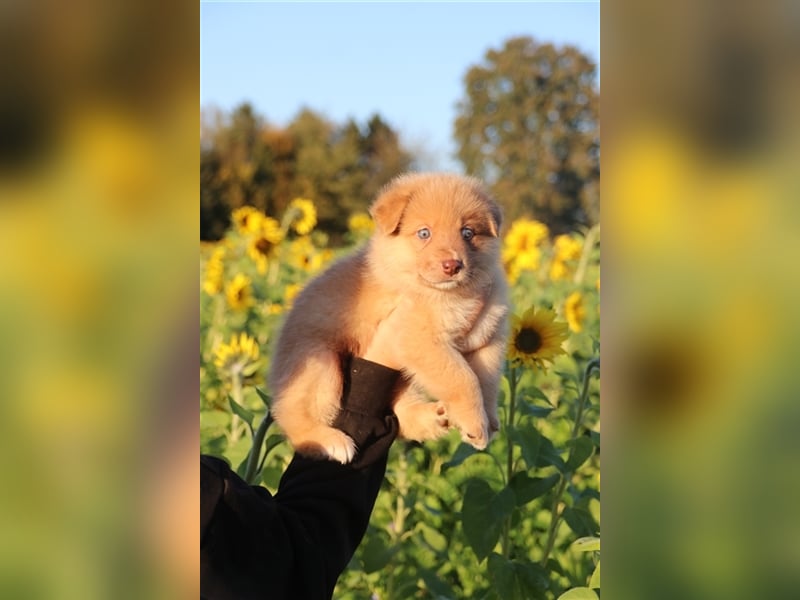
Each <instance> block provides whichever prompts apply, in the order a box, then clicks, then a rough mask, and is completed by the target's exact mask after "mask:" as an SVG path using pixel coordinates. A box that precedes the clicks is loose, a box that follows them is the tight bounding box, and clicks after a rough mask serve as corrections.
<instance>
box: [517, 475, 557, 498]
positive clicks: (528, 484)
mask: <svg viewBox="0 0 800 600" xmlns="http://www.w3.org/2000/svg"><path fill="white" fill-rule="evenodd" d="M559 477H561V475H559V474H558V473H554V474H552V475H550V476H549V477H544V478H542V477H530V476H529V475H528V474H527V473H524V472H519V473H515V474H514V476H513V477H512V478H511V481H510V482H509V484H508V485H509V487H510V488H511V489H512V490H514V497H515V498H516V499H517V506H523V505H525V504H527V503H528V502H530V501H531V500H533V499H535V498H538V497H539V496H543V495H544V494H545V493H547V492H548V491H549V490H550V489H552V487H553V486H554V485H555V484H556V483H558V479H559Z"/></svg>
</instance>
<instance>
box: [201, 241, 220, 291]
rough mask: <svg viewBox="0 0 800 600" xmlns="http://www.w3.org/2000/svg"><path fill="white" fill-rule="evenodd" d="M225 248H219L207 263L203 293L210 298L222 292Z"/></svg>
mask: <svg viewBox="0 0 800 600" xmlns="http://www.w3.org/2000/svg"><path fill="white" fill-rule="evenodd" d="M224 258H225V247H224V246H217V247H216V248H215V249H214V252H212V254H211V257H210V258H209V259H208V262H206V272H205V277H204V278H203V291H204V292H205V293H206V294H209V295H210V296H213V295H214V294H218V293H219V292H220V291H222V280H223V278H224V275H225V264H224V262H223V260H224Z"/></svg>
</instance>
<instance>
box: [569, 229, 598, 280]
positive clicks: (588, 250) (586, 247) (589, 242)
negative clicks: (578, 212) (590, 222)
mask: <svg viewBox="0 0 800 600" xmlns="http://www.w3.org/2000/svg"><path fill="white" fill-rule="evenodd" d="M599 235H600V225H595V226H594V227H592V228H591V229H590V230H589V231H588V232H587V234H586V237H585V238H584V240H583V252H582V253H581V258H580V260H579V261H578V267H577V269H575V278H574V280H573V282H574V283H576V284H580V283H582V282H583V278H584V276H585V275H586V268H587V266H588V265H589V257H590V256H591V254H592V250H593V249H594V244H595V240H596V239H597V237H598V236H599Z"/></svg>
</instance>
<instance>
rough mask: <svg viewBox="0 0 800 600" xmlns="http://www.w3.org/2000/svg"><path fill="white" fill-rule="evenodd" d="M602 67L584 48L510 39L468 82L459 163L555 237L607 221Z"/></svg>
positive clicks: (458, 134) (511, 212) (512, 210)
mask: <svg viewBox="0 0 800 600" xmlns="http://www.w3.org/2000/svg"><path fill="white" fill-rule="evenodd" d="M595 71H596V67H595V65H594V64H593V63H592V62H591V60H589V58H587V57H586V56H585V55H583V54H582V53H581V52H580V51H578V50H577V49H576V48H573V47H571V46H566V47H564V48H556V47H554V46H553V45H551V44H542V45H540V44H537V43H536V42H535V41H534V40H533V39H532V38H530V37H517V38H512V39H509V40H508V41H507V42H506V43H505V45H504V46H503V48H502V49H501V50H493V49H490V50H489V51H488V52H487V53H486V55H485V61H484V63H482V64H479V65H475V66H473V67H471V68H470V69H469V71H468V72H467V74H466V76H465V77H464V84H465V87H466V98H465V99H463V100H462V101H461V102H459V104H458V116H457V118H456V121H455V138H456V141H457V143H458V144H459V150H458V158H459V160H460V161H461V162H462V164H463V165H464V167H465V169H466V171H467V172H468V173H470V174H473V175H477V176H479V177H481V178H483V179H484V180H485V181H486V182H487V183H488V184H489V186H490V187H491V189H492V192H493V193H494V194H495V195H496V196H497V198H498V200H499V201H500V202H501V204H503V206H504V207H505V208H506V215H507V217H508V218H510V219H513V218H517V217H520V216H532V217H534V218H536V219H538V220H540V221H543V222H544V223H546V224H547V225H548V226H549V227H550V229H551V231H552V232H553V233H562V232H567V231H570V230H572V229H575V228H577V227H579V226H587V225H591V224H594V223H596V222H597V220H598V218H599V192H598V189H599V186H598V182H599V178H600V132H599V122H598V112H599V92H598V91H597V88H596V83H595Z"/></svg>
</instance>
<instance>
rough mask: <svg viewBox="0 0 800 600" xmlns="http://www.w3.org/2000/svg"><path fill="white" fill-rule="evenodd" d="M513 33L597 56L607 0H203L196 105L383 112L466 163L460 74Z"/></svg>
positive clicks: (359, 114)
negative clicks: (459, 115) (456, 125)
mask: <svg viewBox="0 0 800 600" xmlns="http://www.w3.org/2000/svg"><path fill="white" fill-rule="evenodd" d="M515 35H530V36H532V37H533V38H534V39H536V40H537V41H540V42H551V43H554V44H556V45H565V44H571V45H574V46H577V47H578V48H579V49H580V50H582V51H583V52H585V53H586V54H587V55H588V56H590V57H591V58H592V59H593V60H594V61H595V62H596V63H598V64H599V60H600V4H599V2H563V1H562V2H491V3H490V2H485V3H466V2H460V3H450V2H441V3H422V2H396V3H389V2H373V3H362V2H350V3H344V2H336V3H305V2H302V3H301V2H294V3H288V2H286V3H272V2H269V3H268V2H209V1H201V6H200V36H201V37H200V103H201V106H202V107H204V108H205V107H210V106H216V107H218V108H220V109H222V110H225V111H228V110H230V109H231V108H233V107H234V106H236V105H238V104H239V103H241V102H243V101H249V102H251V103H252V104H253V106H254V108H255V109H256V111H257V112H258V113H259V114H261V115H262V116H264V117H265V118H266V120H267V121H268V122H269V123H273V124H276V125H285V124H286V123H288V122H289V121H290V120H291V119H292V117H293V116H294V115H295V114H296V113H297V112H298V110H300V108H301V107H303V106H307V107H309V108H312V109H314V110H316V111H318V112H321V113H323V114H324V115H325V116H327V117H328V118H330V119H332V120H333V121H335V122H337V123H341V122H343V121H344V120H345V119H347V118H349V117H352V118H354V119H356V121H357V122H358V123H359V124H361V125H363V124H364V123H365V122H366V121H367V119H368V118H369V117H370V116H371V115H372V114H374V113H379V114H380V115H381V116H382V117H383V118H384V119H385V120H386V121H387V122H388V123H389V124H390V125H391V126H392V127H393V128H395V130H397V131H399V132H400V135H401V140H402V141H403V143H404V144H405V145H406V146H407V147H410V148H411V149H412V150H414V151H420V152H421V153H422V155H423V157H424V158H423V161H422V162H423V164H422V165H421V166H422V167H423V168H431V169H447V170H460V167H459V164H458V162H457V161H456V160H455V159H454V158H453V156H452V155H453V153H454V152H455V148H456V147H455V144H454V142H453V141H452V127H453V121H454V119H455V115H456V103H457V102H458V100H459V99H461V98H462V97H463V95H464V91H463V84H462V78H463V76H464V74H465V73H466V72H467V70H468V69H469V67H470V66H471V65H474V64H476V63H479V62H481V61H482V59H483V56H484V54H485V52H486V50H487V49H489V48H498V49H499V48H500V47H501V46H502V44H503V42H504V40H506V39H507V38H509V37H511V36H515Z"/></svg>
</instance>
